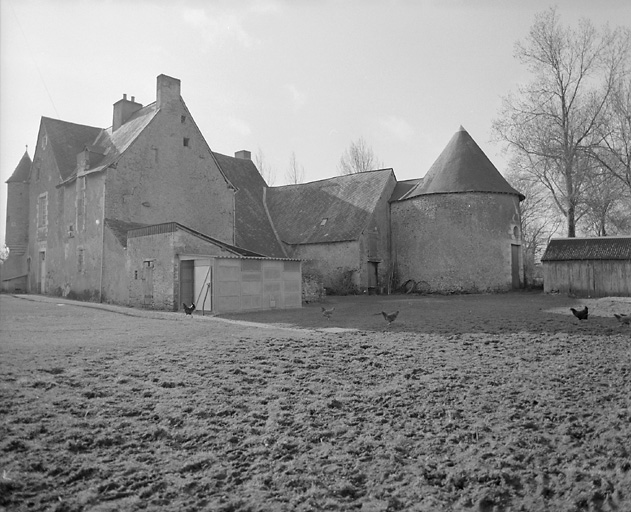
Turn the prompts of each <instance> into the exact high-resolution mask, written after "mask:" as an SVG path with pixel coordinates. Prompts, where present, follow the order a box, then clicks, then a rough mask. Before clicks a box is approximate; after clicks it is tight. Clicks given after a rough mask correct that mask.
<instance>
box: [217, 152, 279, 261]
mask: <svg viewBox="0 0 631 512" xmlns="http://www.w3.org/2000/svg"><path fill="white" fill-rule="evenodd" d="M213 155H215V160H216V161H217V163H218V164H219V167H220V168H221V170H222V172H223V173H224V175H225V176H226V177H227V178H228V180H229V181H230V182H231V183H232V184H233V185H234V186H235V187H236V188H237V192H236V194H235V210H236V214H235V217H236V218H235V224H236V225H235V243H236V244H237V245H238V246H239V247H243V248H245V249H249V250H251V251H254V252H257V253H259V254H264V255H266V256H274V257H277V258H284V257H287V254H285V251H284V250H283V246H282V244H281V243H280V242H279V241H278V237H277V236H276V233H275V231H274V228H273V226H272V224H271V222H270V219H269V215H268V213H267V210H266V208H265V204H264V190H265V188H266V187H267V184H266V183H265V180H264V179H263V177H262V176H261V174H260V173H259V171H258V170H257V168H256V165H254V162H252V160H249V159H244V158H234V157H231V156H226V155H222V154H220V153H215V152H213Z"/></svg>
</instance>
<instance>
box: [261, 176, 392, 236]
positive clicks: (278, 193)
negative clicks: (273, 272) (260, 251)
mask: <svg viewBox="0 0 631 512" xmlns="http://www.w3.org/2000/svg"><path fill="white" fill-rule="evenodd" d="M393 177H394V173H393V172H392V169H383V170H377V171H369V172H361V173H357V174H349V175H346V176H337V177H334V178H329V179H326V180H320V181H314V182H311V183H303V184H299V185H286V186H283V187H273V188H269V189H268V190H267V207H268V209H269V212H270V215H271V217H272V220H273V222H274V227H275V228H276V231H277V233H278V235H279V237H280V239H281V240H282V241H283V242H285V243H287V244H313V243H323V242H341V241H348V240H357V239H358V238H359V237H360V235H361V233H362V232H363V230H364V229H365V227H366V224H367V223H368V221H369V219H370V216H371V215H372V213H373V211H374V209H375V206H376V205H377V202H378V200H379V198H380V197H381V196H382V194H383V192H384V189H385V187H386V185H387V184H388V182H389V180H391V179H392V178H393Z"/></svg>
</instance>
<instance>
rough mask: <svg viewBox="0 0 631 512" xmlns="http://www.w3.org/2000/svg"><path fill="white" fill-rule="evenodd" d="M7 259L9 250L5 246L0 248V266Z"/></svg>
mask: <svg viewBox="0 0 631 512" xmlns="http://www.w3.org/2000/svg"><path fill="white" fill-rule="evenodd" d="M8 258H9V248H8V247H7V246H6V244H2V246H0V264H2V263H4V262H5V261H6V260H7V259H8Z"/></svg>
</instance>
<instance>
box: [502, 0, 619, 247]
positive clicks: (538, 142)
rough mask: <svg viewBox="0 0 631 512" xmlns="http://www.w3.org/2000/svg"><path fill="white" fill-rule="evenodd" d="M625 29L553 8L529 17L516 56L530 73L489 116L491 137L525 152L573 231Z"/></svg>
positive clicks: (569, 231)
mask: <svg viewBox="0 0 631 512" xmlns="http://www.w3.org/2000/svg"><path fill="white" fill-rule="evenodd" d="M629 41H630V40H629V36H628V31H625V30H623V29H617V30H615V31H610V30H609V29H608V28H606V27H605V28H604V29H603V30H601V31H597V30H596V29H595V28H594V27H593V26H592V24H591V23H590V22H589V21H587V20H581V21H580V23H579V26H578V29H576V30H573V29H571V28H566V27H562V26H561V25H560V23H559V17H558V15H557V13H556V9H554V8H553V9H549V10H548V11H545V12H543V13H541V14H538V15H537V16H536V18H535V22H534V24H533V25H532V27H531V29H530V32H529V35H528V37H527V38H526V40H525V41H524V42H518V43H517V44H516V45H515V56H516V58H517V59H519V61H520V62H521V63H522V64H524V65H526V66H528V69H529V70H530V71H531V73H532V74H533V75H534V77H533V80H532V81H531V82H530V83H529V84H527V85H525V86H522V87H520V88H519V89H518V94H516V95H514V94H511V95H508V96H507V97H505V98H504V99H503V104H502V108H501V110H500V113H499V117H498V118H497V119H496V120H495V121H494V123H493V131H494V134H495V138H496V139H498V140H500V141H504V142H506V143H508V147H509V149H510V150H511V151H512V152H513V153H515V154H521V155H526V156H527V157H528V158H529V160H530V162H531V163H532V164H533V165H532V166H531V167H530V168H529V171H530V172H531V173H533V175H534V176H536V177H537V178H538V179H539V181H540V182H541V183H542V184H543V185H544V186H545V187H547V188H548V189H549V191H550V193H551V194H552V197H553V199H554V201H555V203H556V205H557V207H558V208H559V210H560V211H561V212H562V213H563V215H564V216H565V218H566V224H567V235H568V236H570V237H573V236H576V223H577V220H578V219H579V217H580V215H581V211H580V209H581V205H582V202H583V199H584V196H585V184H586V180H587V172H589V170H590V165H589V164H588V162H587V161H586V160H587V159H588V158H589V156H588V155H589V152H590V148H591V147H592V145H593V144H594V141H595V140H596V139H597V135H598V132H599V130H600V129H601V126H602V123H603V122H604V113H605V111H606V106H607V104H608V101H609V99H610V97H611V95H612V93H613V91H614V89H615V85H616V83H618V81H619V76H620V73H621V71H622V70H623V69H624V66H625V59H626V56H627V55H628V52H629V46H630V42H629Z"/></svg>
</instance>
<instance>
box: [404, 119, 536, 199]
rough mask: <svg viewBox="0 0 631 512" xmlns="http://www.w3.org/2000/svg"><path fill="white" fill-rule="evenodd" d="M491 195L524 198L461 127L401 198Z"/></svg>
mask: <svg viewBox="0 0 631 512" xmlns="http://www.w3.org/2000/svg"><path fill="white" fill-rule="evenodd" d="M462 192H491V193H497V194H514V195H517V196H519V199H520V201H523V200H524V199H525V196H524V195H523V194H522V193H520V192H518V191H517V190H515V189H514V188H513V187H511V186H510V185H509V184H508V182H507V181H506V180H505V179H504V177H503V176H502V175H501V174H500V172H499V171H498V170H497V169H496V167H495V166H494V165H493V163H492V162H491V161H490V160H489V159H488V157H487V156H486V155H485V154H484V151H482V150H481V149H480V146H478V145H477V144H476V142H475V141H474V140H473V138H472V137H471V135H469V133H468V132H467V131H466V130H465V129H464V128H463V127H462V126H461V127H460V129H459V130H458V131H457V132H456V133H455V135H454V136H453V137H452V138H451V140H450V141H449V143H448V144H447V146H446V147H445V149H444V150H443V152H442V153H441V154H440V156H439V157H438V158H437V159H436V161H435V162H434V163H433V164H432V166H431V167H430V169H429V171H427V174H426V175H425V178H424V179H423V181H421V182H420V183H419V184H418V185H417V186H416V187H414V188H413V189H412V190H410V191H409V192H408V193H407V194H406V195H405V196H403V197H402V198H401V199H402V200H405V199H410V198H412V197H417V196H422V195H428V194H454V193H455V194H457V193H462Z"/></svg>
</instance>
